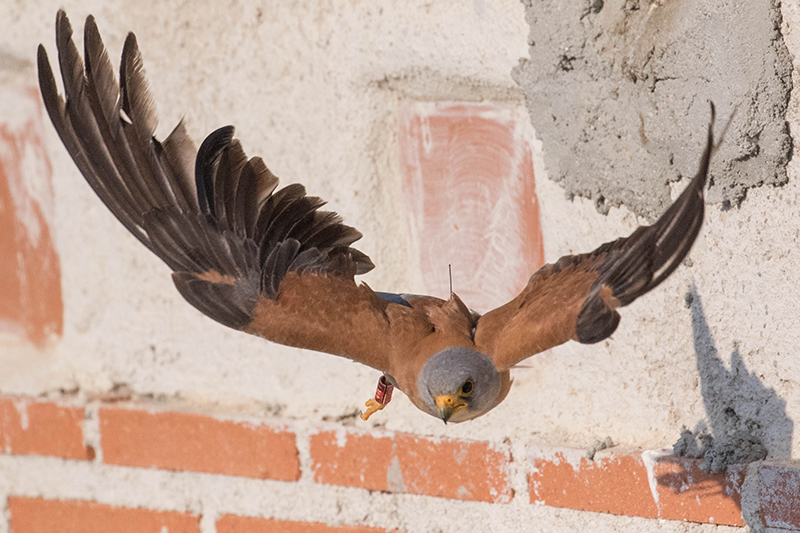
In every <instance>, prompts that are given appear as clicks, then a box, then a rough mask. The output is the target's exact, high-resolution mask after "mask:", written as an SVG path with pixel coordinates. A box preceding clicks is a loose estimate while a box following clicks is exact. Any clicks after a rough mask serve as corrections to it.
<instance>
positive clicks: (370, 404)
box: [361, 398, 386, 420]
mask: <svg viewBox="0 0 800 533" xmlns="http://www.w3.org/2000/svg"><path fill="white" fill-rule="evenodd" d="M364 405H366V406H367V410H366V411H364V412H363V413H361V420H369V417H371V416H372V415H373V414H375V413H377V412H378V411H380V410H381V409H383V408H384V407H386V404H385V403H378V402H376V401H375V398H370V399H369V400H367V401H366V402H365V403H364Z"/></svg>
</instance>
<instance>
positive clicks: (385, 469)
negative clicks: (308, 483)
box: [310, 430, 514, 503]
mask: <svg viewBox="0 0 800 533" xmlns="http://www.w3.org/2000/svg"><path fill="white" fill-rule="evenodd" d="M340 431H341V433H340V434H338V435H337V433H336V432H332V431H325V432H321V433H317V434H316V435H312V437H311V441H310V445H311V460H312V470H313V472H314V480H315V481H316V482H318V483H324V484H328V485H341V486H347V487H359V488H364V489H369V490H381V491H388V492H397V493H407V494H423V495H426V496H437V497H442V498H453V499H458V500H472V501H485V502H498V503H507V502H509V501H511V498H512V497H513V494H514V491H513V489H512V488H511V485H510V482H509V479H508V465H509V462H510V458H509V456H508V454H506V453H504V452H501V451H498V450H496V449H494V448H493V446H492V445H491V444H489V443H486V442H468V441H460V440H452V439H443V440H433V439H429V438H425V437H418V436H415V435H409V434H403V433H400V434H397V435H393V436H387V437H373V436H371V435H369V434H365V433H359V432H346V431H345V430H340Z"/></svg>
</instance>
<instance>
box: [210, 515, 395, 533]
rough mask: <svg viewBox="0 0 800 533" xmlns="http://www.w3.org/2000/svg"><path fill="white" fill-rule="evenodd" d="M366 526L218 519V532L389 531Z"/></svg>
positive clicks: (383, 532)
mask: <svg viewBox="0 0 800 533" xmlns="http://www.w3.org/2000/svg"><path fill="white" fill-rule="evenodd" d="M387 531H388V530H386V529H378V528H374V527H364V526H329V525H326V524H320V523H318V522H288V521H284V520H272V519H266V518H252V517H248V516H235V515H225V516H223V517H222V518H220V519H219V520H218V521H217V533H387Z"/></svg>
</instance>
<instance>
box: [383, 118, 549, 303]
mask: <svg viewBox="0 0 800 533" xmlns="http://www.w3.org/2000/svg"><path fill="white" fill-rule="evenodd" d="M528 120H529V119H528V118H527V116H522V115H517V114H515V113H514V112H513V111H512V110H510V109H507V108H504V107H501V106H495V105H489V104H479V105H478V104H458V105H447V104H433V103H420V102H405V103H404V104H403V106H402V108H401V112H400V130H399V133H398V139H399V144H400V156H401V172H402V176H403V181H402V184H403V190H404V196H405V199H406V212H407V213H408V224H409V226H410V229H411V234H412V235H413V236H415V238H416V243H417V245H418V246H419V258H420V259H419V260H420V267H421V271H422V277H423V281H424V283H425V288H426V291H427V292H428V293H429V294H435V295H440V296H441V295H447V294H449V292H450V278H449V276H448V264H452V270H453V289H454V290H455V292H457V293H458V294H459V295H460V296H461V298H462V299H463V300H464V302H466V303H467V304H468V305H469V306H470V307H471V308H475V309H479V310H483V309H492V308H493V307H496V306H498V305H500V304H503V303H505V302H507V301H508V300H510V299H512V298H513V297H514V296H516V295H517V294H518V293H519V291H520V290H521V289H522V288H523V287H524V286H525V285H526V284H527V282H528V279H529V278H530V276H531V274H532V273H533V272H535V271H536V270H537V269H538V268H539V267H540V266H542V264H543V263H544V248H543V241H542V232H541V227H540V221H539V205H538V201H537V199H536V188H535V183H534V176H533V160H532V157H531V148H530V146H529V143H528V141H527V139H526V137H525V135H524V133H523V132H524V131H526V128H527V127H528ZM476 265H477V267H476Z"/></svg>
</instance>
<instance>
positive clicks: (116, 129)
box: [38, 11, 432, 372]
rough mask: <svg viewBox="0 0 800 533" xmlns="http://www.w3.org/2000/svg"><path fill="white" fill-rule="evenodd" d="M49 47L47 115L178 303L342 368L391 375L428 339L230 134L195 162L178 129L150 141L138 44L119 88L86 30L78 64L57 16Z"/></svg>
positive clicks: (321, 216) (131, 40) (126, 54)
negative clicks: (358, 279) (154, 259)
mask: <svg viewBox="0 0 800 533" xmlns="http://www.w3.org/2000/svg"><path fill="white" fill-rule="evenodd" d="M56 41H57V48H58V59H59V65H60V67H61V74H62V78H63V81H64V91H65V94H66V100H64V99H63V98H62V97H61V95H60V94H59V93H58V89H57V87H56V83H55V78H54V76H53V72H52V69H51V68H50V63H49V61H48V58H47V53H46V52H45V49H44V47H43V46H41V45H40V46H39V56H38V66H39V84H40V88H41V91H42V97H43V99H44V102H45V107H46V108H47V111H48V114H49V115H50V118H51V120H52V121H53V125H54V126H55V128H56V130H57V132H58V134H59V136H60V137H61V140H62V141H63V143H64V145H65V146H66V148H67V151H68V152H69V154H70V155H71V156H72V159H73V160H74V161H75V163H76V164H77V166H78V168H79V169H80V171H81V172H82V173H83V175H84V177H85V178H86V180H87V181H88V182H89V185H90V186H91V187H92V189H94V191H95V192H96V193H97V195H98V196H99V197H100V198H101V199H102V200H103V202H104V203H105V204H106V206H108V208H109V209H110V210H111V212H112V213H113V214H114V215H115V216H116V217H117V218H118V219H119V220H120V222H122V224H123V225H124V226H125V227H126V228H127V229H128V230H129V231H130V232H131V233H132V234H133V235H134V236H135V237H136V238H137V239H139V241H141V242H142V244H144V245H145V246H146V247H147V248H148V249H150V250H151V251H152V252H153V253H155V254H156V255H157V256H158V257H160V258H161V259H162V260H163V261H164V262H165V263H167V265H169V267H170V268H172V270H173V271H174V272H173V275H172V277H173V280H174V282H175V285H176V287H177V288H178V290H179V291H180V293H181V294H182V295H183V297H184V298H186V300H188V301H189V303H191V304H192V305H193V306H195V307H196V308H197V309H198V310H200V311H201V312H202V313H204V314H206V315H208V316H209V317H211V318H213V319H214V320H216V321H218V322H220V323H222V324H224V325H226V326H229V327H232V328H235V329H239V330H242V331H246V332H248V333H252V334H255V335H259V336H262V337H265V338H267V339H269V340H272V341H275V342H278V343H282V344H286V345H290V346H296V347H300V348H308V349H311V350H317V351H322V352H328V353H332V354H335V355H341V356H345V357H349V358H351V359H354V360H357V361H360V362H362V363H364V364H366V365H369V366H371V367H373V368H376V369H378V370H382V371H385V372H392V371H394V369H393V368H392V367H393V365H394V364H396V363H397V361H398V358H399V357H401V356H402V355H404V354H406V353H408V352H409V351H410V350H411V349H412V348H413V345H414V344H415V343H416V342H417V341H418V340H419V339H420V338H423V337H424V336H425V335H426V334H427V333H429V332H430V331H431V330H432V327H431V325H430V323H429V321H428V319H427V317H426V316H425V315H424V314H422V313H420V312H418V311H415V310H414V309H413V308H411V307H410V306H405V305H398V304H396V303H390V302H388V301H387V300H386V299H383V298H381V297H380V296H378V295H377V294H376V293H374V292H373V291H372V290H371V289H370V288H369V287H367V286H366V285H357V284H356V283H355V281H354V276H355V275H356V274H362V273H364V272H367V271H369V270H370V269H372V268H373V267H374V265H373V264H372V262H371V261H370V259H369V258H368V257H367V256H366V255H365V254H363V253H361V252H360V251H358V250H356V249H355V248H352V247H351V246H350V245H351V244H353V243H354V242H355V241H357V240H358V239H359V238H360V237H361V234H360V233H359V232H358V231H357V230H356V229H354V228H352V227H349V226H346V225H344V224H342V219H341V217H339V216H338V215H336V214H335V213H330V212H324V211H320V210H319V208H320V207H322V205H324V203H325V202H323V201H322V200H321V199H319V198H315V197H311V196H307V195H306V191H305V188H304V187H303V186H302V185H299V184H294V185H289V186H286V187H284V188H282V189H278V190H276V188H277V186H278V179H277V178H276V177H275V176H274V175H273V174H272V173H271V172H270V171H269V170H268V169H267V167H266V165H264V163H263V161H262V160H261V159H260V158H257V157H254V158H252V159H248V158H247V156H246V155H245V153H244V150H242V147H241V145H240V143H239V141H237V140H234V139H233V128H232V127H225V128H220V129H219V130H217V131H215V132H213V133H212V134H210V135H209V136H208V137H207V138H206V140H205V141H204V142H203V143H202V145H201V146H200V149H199V150H197V151H196V152H195V149H194V145H193V144H192V142H191V141H190V140H189V137H188V135H187V134H186V130H185V128H184V126H183V124H182V123H181V124H179V125H178V126H177V127H176V128H175V130H174V131H173V132H172V133H171V134H170V135H169V136H168V137H167V138H166V139H165V140H164V142H159V141H158V140H157V139H156V138H155V137H154V130H155V127H156V121H157V119H156V115H155V108H154V106H153V103H152V98H151V96H150V93H149V89H148V87H147V82H146V81H145V77H144V69H143V66H142V59H141V55H140V54H139V50H138V46H137V43H136V37H135V36H134V35H133V34H129V35H128V38H127V39H126V41H125V46H124V48H123V52H122V62H121V65H120V77H119V80H120V81H119V84H117V81H116V79H115V77H114V73H113V70H112V67H111V63H110V61H109V59H108V54H107V52H106V49H105V47H104V46H103V42H102V40H101V39H100V34H99V32H98V30H97V26H96V25H95V22H94V19H93V18H92V17H89V18H88V19H87V21H86V26H85V34H84V46H85V54H84V55H85V58H86V63H85V65H84V62H83V61H82V60H81V57H80V54H79V53H78V50H77V48H76V46H75V44H74V42H73V41H72V28H71V26H70V23H69V20H68V19H67V16H66V14H65V13H64V12H63V11H59V13H58V15H57V18H56Z"/></svg>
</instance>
